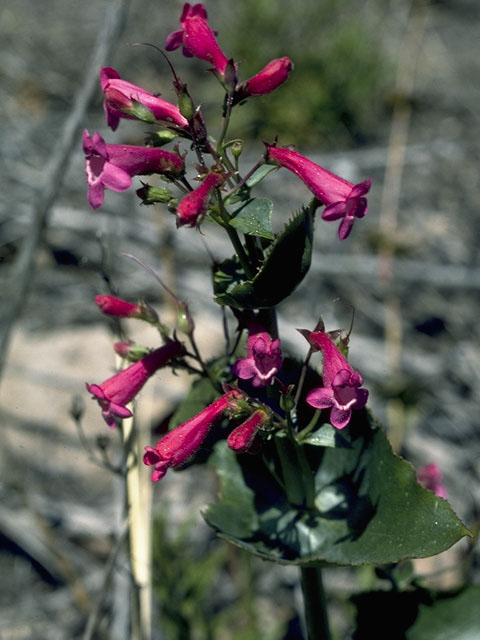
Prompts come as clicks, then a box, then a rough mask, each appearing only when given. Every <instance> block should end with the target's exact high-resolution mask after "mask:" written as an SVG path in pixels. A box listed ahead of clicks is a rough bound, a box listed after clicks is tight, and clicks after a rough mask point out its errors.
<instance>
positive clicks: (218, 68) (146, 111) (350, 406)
mask: <svg viewBox="0 0 480 640" xmlns="http://www.w3.org/2000/svg"><path fill="white" fill-rule="evenodd" d="M180 27H181V28H180V29H178V30H176V31H174V32H173V33H171V34H170V35H169V36H168V37H167V39H166V43H165V48H166V50H167V51H174V50H176V49H179V48H181V49H182V51H183V53H184V55H186V56H189V57H192V56H194V57H196V58H198V59H199V60H202V61H204V62H207V63H208V64H209V65H211V68H210V71H212V73H213V75H214V76H215V78H216V79H217V80H218V81H219V82H220V83H221V85H222V87H223V88H224V90H225V92H226V95H225V101H224V106H223V118H222V126H221V130H220V136H219V138H218V139H217V140H215V139H214V138H213V137H212V136H211V135H209V133H208V131H207V127H206V124H205V121H204V119H203V116H202V111H201V108H200V106H195V103H194V101H193V99H192V97H191V96H190V94H189V93H188V90H187V87H186V85H185V84H184V83H183V82H182V81H181V79H180V78H179V77H178V75H177V73H176V72H175V70H174V68H173V65H171V68H172V71H173V76H174V82H173V88H174V91H175V93H176V97H177V104H174V103H173V102H169V101H167V100H165V99H164V98H162V97H160V96H159V95H157V94H156V93H153V92H151V91H149V90H147V89H144V88H142V87H140V86H137V85H135V84H133V83H131V82H129V81H127V80H124V79H123V78H122V77H121V76H120V74H119V73H118V72H117V71H116V70H115V69H113V68H111V67H104V68H102V69H101V70H100V86H101V90H102V92H103V97H104V110H105V116H106V122H107V125H108V126H109V127H110V128H111V129H112V130H116V129H117V128H118V126H119V123H120V121H121V119H130V120H138V121H141V122H143V123H146V124H148V125H149V126H151V127H154V128H155V130H153V131H150V132H149V133H148V136H147V138H146V144H145V146H134V145H121V144H107V143H106V142H105V141H104V140H103V138H102V136H101V135H100V134H99V133H98V132H95V133H93V135H90V134H89V133H88V131H87V130H85V131H84V134H83V150H84V153H85V172H86V177H87V184H88V202H89V203H90V206H91V207H92V208H93V209H97V208H99V207H100V206H101V205H102V203H103V200H104V192H105V189H111V190H113V191H124V190H126V189H129V188H130V186H131V185H132V179H133V178H134V177H135V176H146V175H153V176H155V175H157V176H160V179H161V180H162V185H161V186H158V185H151V184H148V183H145V182H142V186H141V188H139V189H137V191H136V193H137V195H138V196H139V198H140V199H141V201H142V203H143V204H146V205H149V204H154V203H158V204H163V205H164V206H165V205H166V208H167V209H168V211H169V212H171V213H174V214H175V218H176V223H177V226H178V227H198V226H199V225H200V224H202V223H203V221H204V220H208V221H213V222H215V223H218V224H219V225H220V227H221V228H222V229H224V230H225V231H226V232H227V234H228V236H229V238H230V240H231V241H232V245H233V247H234V250H235V253H236V255H235V257H234V259H233V260H231V261H229V262H228V261H226V262H228V264H227V266H225V268H223V265H218V264H217V263H215V265H214V281H215V282H216V283H217V284H218V283H219V284H218V286H219V290H220V292H221V293H223V292H225V293H226V295H227V298H226V299H227V304H229V306H231V308H232V310H233V311H234V313H235V316H236V318H237V319H238V323H239V331H240V332H241V331H243V330H244V329H245V328H246V329H248V336H247V340H246V349H245V350H244V351H243V352H241V351H239V346H238V344H241V343H240V341H239V343H238V344H237V346H236V347H235V348H234V349H233V354H235V355H233V354H232V353H231V354H230V356H229V357H230V360H229V362H228V364H227V365H225V366H224V368H223V371H222V372H221V374H219V377H218V380H217V378H216V376H217V372H215V373H213V372H212V370H210V369H209V364H208V363H207V362H205V361H204V360H203V359H202V357H201V354H200V353H199V351H198V349H197V346H196V343H195V341H194V338H193V333H194V329H195V325H194V322H193V319H192V318H191V316H190V314H189V313H188V311H187V306H186V303H183V302H182V303H181V302H180V301H179V300H178V299H177V298H176V296H175V295H174V294H173V293H172V292H171V291H169V290H168V289H167V288H166V289H167V291H168V293H169V294H171V295H172V296H173V297H174V298H175V304H176V305H177V307H178V312H179V319H178V321H177V325H176V328H175V330H173V331H171V330H170V328H169V327H166V326H165V325H162V324H161V323H160V321H159V318H158V315H157V314H156V312H155V311H154V310H153V309H152V308H151V307H150V306H149V305H147V304H146V303H144V302H140V303H134V302H129V301H126V300H122V299H121V298H117V297H115V296H112V295H100V296H97V297H96V298H95V302H96V304H97V305H98V307H99V308H100V310H101V311H102V313H104V314H105V315H108V316H113V317H115V318H117V319H122V318H129V319H136V320H141V321H144V322H148V323H150V324H151V325H153V326H154V327H156V328H157V329H158V331H159V333H160V335H161V336H162V338H163V341H164V342H165V344H164V345H163V346H161V347H159V348H157V349H154V350H153V351H150V350H148V349H147V348H146V347H143V346H141V345H137V344H135V343H133V342H131V341H130V340H125V339H124V337H123V336H122V340H121V341H119V342H117V343H115V345H114V349H115V352H116V353H117V354H118V355H120V356H121V357H122V358H124V359H125V360H126V361H128V362H130V363H131V364H129V366H127V367H126V368H125V369H123V370H121V371H119V372H118V373H116V374H115V375H114V376H112V377H110V378H108V379H107V380H105V381H104V382H103V383H101V384H87V389H88V391H89V392H90V393H91V394H92V396H93V398H94V399H95V400H97V402H98V403H99V405H100V407H101V411H102V415H103V418H104V419H105V421H106V422H107V424H108V426H109V427H114V426H115V425H117V424H119V421H120V420H121V419H122V418H126V417H130V416H131V415H132V412H131V408H130V407H129V406H128V405H130V403H131V402H132V401H133V400H134V398H135V397H136V396H137V395H138V393H139V392H140V390H141V389H142V388H143V386H144V385H145V384H146V382H147V381H148V379H149V378H150V377H151V376H152V375H154V373H155V372H156V371H158V370H159V369H160V368H161V367H164V366H166V365H170V366H172V367H175V368H183V369H185V370H186V371H189V372H196V373H200V374H201V375H204V376H206V377H208V378H209V379H210V381H211V382H212V385H213V386H214V388H215V391H216V392H217V393H218V397H217V399H216V400H215V401H214V402H213V403H211V404H209V405H208V406H207V407H206V408H204V409H202V410H201V411H200V412H199V413H197V415H195V416H193V417H192V418H190V419H189V420H187V421H186V422H184V423H183V424H181V425H180V426H178V427H176V428H175V429H173V430H172V431H170V432H169V433H167V435H165V436H164V437H163V438H161V439H160V440H159V442H158V443H157V444H156V445H155V446H154V447H150V446H147V447H146V448H145V450H146V452H145V455H144V462H145V464H146V465H148V466H152V467H153V474H152V478H153V480H155V481H157V480H160V479H161V478H162V477H163V476H164V475H165V473H166V471H167V470H168V469H169V468H170V467H178V466H180V465H182V464H183V463H184V462H186V461H187V460H188V459H189V458H190V457H191V456H192V455H193V454H194V453H195V452H196V451H197V450H198V449H199V447H201V446H202V444H203V443H204V442H205V438H206V436H207V434H208V433H209V432H210V430H211V429H212V428H213V427H214V425H215V424H217V423H218V422H219V421H220V420H221V418H222V417H224V416H228V417H229V423H230V424H231V429H230V431H231V432H230V434H229V435H228V438H227V444H228V446H229V447H230V449H231V450H233V451H235V452H236V453H239V454H240V453H246V452H249V453H253V452H255V451H256V450H257V449H258V448H259V447H260V446H261V445H262V442H263V440H264V439H268V438H269V437H270V433H271V432H272V431H273V432H275V431H276V430H283V432H284V435H285V433H287V426H288V425H290V426H291V424H293V423H292V416H291V415H290V414H289V412H291V411H294V413H295V415H297V408H298V407H297V406H295V405H296V404H298V402H302V403H306V404H308V405H310V406H311V407H314V408H316V409H324V410H328V411H329V413H328V414H325V413H323V412H322V413H321V414H320V415H319V416H318V422H319V423H320V424H321V421H322V420H323V421H326V420H327V419H329V420H330V422H331V424H332V425H333V426H334V427H335V428H336V429H344V428H346V427H347V426H348V424H349V422H350V420H351V417H352V412H353V411H355V410H357V411H358V410H361V409H363V408H364V406H365V404H366V402H367V398H368V391H367V390H366V389H364V388H363V387H362V384H363V379H362V376H361V375H360V373H358V372H357V371H355V370H353V369H352V367H351V366H350V364H349V363H348V361H347V359H346V357H345V356H344V355H342V353H341V351H340V350H339V348H338V347H337V346H336V344H335V342H334V341H333V340H332V338H331V337H330V335H329V334H327V333H325V332H323V331H313V332H309V331H304V332H303V333H304V335H305V337H306V338H307V340H308V342H309V345H310V349H311V350H313V351H321V353H322V356H323V369H322V380H323V382H322V386H318V387H313V388H306V389H302V386H303V384H304V379H303V377H302V376H303V375H304V374H302V375H300V374H299V378H298V380H297V381H296V383H294V384H292V383H291V380H290V379H289V375H290V374H289V373H288V372H287V369H288V367H286V366H285V365H286V363H288V365H289V367H290V371H291V367H292V364H291V360H290V359H289V358H288V357H284V355H283V354H282V350H281V347H280V339H279V337H278V333H277V328H276V322H275V320H274V311H273V303H272V304H269V295H270V291H273V290H275V289H277V288H280V289H281V288H282V287H283V286H285V287H286V288H287V293H286V294H285V297H286V295H288V294H289V293H290V292H291V290H292V287H294V286H296V285H297V284H298V283H299V282H300V281H301V279H302V278H303V276H304V274H305V266H306V265H308V263H309V260H310V257H309V255H308V253H309V251H310V252H311V241H312V238H311V237H310V236H309V235H308V234H309V231H308V226H309V222H308V220H309V219H310V227H311V219H312V216H313V213H314V212H315V209H316V208H318V207H325V208H324V210H323V213H322V218H323V219H324V220H326V221H327V222H330V221H333V220H338V221H340V226H339V229H338V235H339V238H340V240H345V239H346V238H347V237H348V236H349V235H350V233H351V230H352V226H353V224H354V221H355V220H356V219H357V218H359V219H360V218H362V217H364V216H365V214H366V212H367V201H366V198H365V196H366V194H367V192H368V190H369V189H370V180H365V181H363V182H361V183H359V184H356V185H355V184H352V183H350V182H348V181H347V180H345V179H343V178H341V177H339V176H336V175H335V174H333V173H331V172H330V171H328V170H327V169H324V168H323V167H321V166H319V165H317V164H316V163H314V162H313V161H312V160H309V159H308V158H306V157H304V156H302V155H300V154H299V153H297V152H296V151H293V150H292V149H290V148H288V147H280V146H277V142H276V141H275V143H274V144H266V150H264V149H263V147H262V149H261V151H260V159H259V161H258V162H257V164H256V165H255V166H254V167H253V168H252V169H251V170H250V171H248V172H247V173H246V174H244V175H241V172H240V168H239V163H238V157H239V155H240V154H241V152H242V149H243V141H241V140H237V139H235V140H229V139H228V136H227V131H228V125H229V121H230V118H231V117H232V113H233V110H234V109H235V108H236V106H237V105H238V104H239V103H243V102H245V101H248V100H249V99H253V98H255V97H258V96H264V95H267V94H269V93H271V92H272V91H275V90H277V89H278V88H279V87H281V86H282V85H283V84H284V83H285V82H286V81H287V79H288V77H289V74H290V73H291V71H292V69H293V64H292V61H291V60H290V59H289V58H288V57H286V56H284V57H281V58H276V59H274V60H271V61H269V62H267V64H266V65H265V66H264V67H263V68H262V69H261V70H260V71H258V73H256V74H255V75H253V76H252V77H250V78H247V79H243V80H242V79H239V77H238V76H239V70H240V69H241V66H240V65H238V64H237V63H236V62H235V61H234V60H233V58H231V57H229V56H228V55H226V54H225V53H224V52H223V50H222V48H221V46H220V44H219V42H218V40H217V33H216V32H215V31H214V30H213V29H212V28H211V27H210V25H209V22H208V16H207V12H206V10H205V7H204V6H203V4H194V5H191V4H189V3H186V4H185V5H184V7H183V11H182V13H181V16H180ZM182 142H183V143H184V144H185V145H186V147H187V149H188V150H191V151H193V152H194V153H195V157H194V159H193V160H189V157H188V151H181V149H180V144H182ZM170 143H173V147H172V148H171V149H170V150H167V149H164V148H163V147H164V146H165V145H168V144H170ZM262 165H273V166H274V167H277V168H279V169H280V168H284V169H287V170H288V171H290V172H292V173H293V174H295V175H296V176H297V177H298V178H299V179H300V180H302V181H303V182H304V183H305V185H306V186H307V187H308V189H309V190H310V191H311V192H312V194H313V195H314V198H313V199H312V203H311V205H310V207H309V208H308V212H309V215H310V218H308V217H307V214H304V215H305V218H304V226H303V227H301V226H300V227H298V228H300V229H303V231H302V233H303V232H304V233H305V235H306V236H308V237H306V241H305V242H303V240H305V239H301V238H300V239H299V236H298V233H297V231H295V229H294V226H293V227H292V228H289V227H288V225H287V227H286V229H287V230H286V231H284V232H283V233H282V234H277V235H276V234H275V233H274V232H273V229H271V228H269V222H268V219H267V217H266V216H265V215H264V214H263V213H262V212H261V211H260V212H258V210H257V208H256V205H255V198H253V197H252V193H251V191H252V188H253V187H254V186H255V184H256V183H257V182H258V181H260V180H262V179H263V178H264V177H265V176H267V175H268V173H269V172H270V170H271V168H269V167H263V168H262ZM192 168H194V170H195V172H196V173H195V176H194V177H193V178H191V177H190V176H189V172H190V171H191V169H192ZM165 182H167V183H169V185H168V188H167V187H166V186H165V184H164V183H165ZM175 190H177V193H176V194H175ZM252 203H253V205H252ZM245 207H246V209H245ZM249 207H250V208H249ZM304 211H307V209H304ZM252 212H253V213H252ZM297 220H298V219H297ZM242 234H243V239H242ZM280 249H281V250H282V251H283V255H281V256H279V253H280ZM298 254H300V262H301V264H300V266H299V267H298V269H297V270H298V271H299V274H298V275H292V273H291V271H295V268H296V267H294V266H293V265H294V263H295V262H296V263H298V262H299V260H298V258H295V257H294V258H292V256H298ZM291 258H292V262H291ZM290 264H292V266H291V267H290V266H289V265H290ZM280 272H281V273H280ZM284 280H285V281H286V282H285V283H284V282H283V281H284ZM216 293H217V292H216ZM277 299H278V297H275V300H277ZM230 303H231V304H230ZM275 304H276V302H275ZM268 309H270V310H271V311H272V313H271V315H270V316H269V315H268V313H265V310H268ZM177 331H178V332H179V333H180V334H183V335H184V336H186V339H188V340H189V341H190V343H191V347H192V348H191V349H189V348H188V347H186V346H185V345H184V344H182V343H181V342H180V341H179V339H178V338H177ZM225 385H226V386H225ZM296 385H297V386H298V389H297V390H295V386H296ZM226 389H228V390H226ZM289 407H290V408H289ZM305 408H306V407H305ZM308 413H309V414H311V413H312V412H311V410H309V411H308ZM287 414H288V415H287ZM291 435H292V434H291V433H290V434H289V437H291Z"/></svg>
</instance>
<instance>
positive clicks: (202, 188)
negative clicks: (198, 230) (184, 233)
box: [177, 173, 225, 227]
mask: <svg viewBox="0 0 480 640" xmlns="http://www.w3.org/2000/svg"><path fill="white" fill-rule="evenodd" d="M224 179H225V178H224V177H223V176H221V175H220V174H219V173H208V174H207V175H206V177H205V178H204V180H203V182H202V183H201V184H200V185H199V186H198V187H197V188H196V189H194V190H193V191H192V192H191V193H189V194H187V195H186V196H185V197H184V198H182V199H181V200H180V202H179V203H178V206H177V225H178V226H179V227H195V226H196V225H197V224H199V223H200V222H201V221H202V218H203V216H204V215H205V213H206V211H207V205H208V200H209V198H210V193H211V191H212V190H213V189H215V187H219V186H220V185H221V184H222V182H223V181H224Z"/></svg>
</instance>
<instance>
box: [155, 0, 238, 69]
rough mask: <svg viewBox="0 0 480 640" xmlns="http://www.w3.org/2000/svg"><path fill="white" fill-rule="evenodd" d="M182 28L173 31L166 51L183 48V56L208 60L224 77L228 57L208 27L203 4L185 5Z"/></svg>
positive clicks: (181, 20) (181, 19) (168, 38)
mask: <svg viewBox="0 0 480 640" xmlns="http://www.w3.org/2000/svg"><path fill="white" fill-rule="evenodd" d="M180 24H181V25H182V28H181V29H179V30H178V31H173V32H172V33H171V34H170V35H169V36H168V37H167V40H166V42H165V49H166V50H167V51H173V50H174V49H178V47H180V46H183V54H184V55H186V56H195V57H196V58H200V60H206V61H207V62H210V63H211V64H213V66H214V67H215V70H216V71H217V72H218V73H219V74H220V75H221V76H222V77H223V75H224V73H225V67H226V66H227V62H228V60H227V57H226V56H225V54H224V53H223V51H222V50H221V49H220V47H219V46H218V42H217V40H216V38H215V35H214V33H213V31H212V30H211V29H210V27H209V26H208V22H207V11H206V9H205V7H204V6H203V4H194V5H193V6H191V5H190V4H189V3H188V2H186V3H185V4H184V5H183V11H182V15H181V17H180Z"/></svg>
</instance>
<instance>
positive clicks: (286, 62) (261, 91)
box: [240, 58, 292, 97]
mask: <svg viewBox="0 0 480 640" xmlns="http://www.w3.org/2000/svg"><path fill="white" fill-rule="evenodd" d="M291 68H292V61H291V60H290V58H277V59H275V60H271V61H270V62H269V63H268V64H267V65H266V67H264V68H263V69H262V70H261V71H259V72H258V73H257V74H256V75H255V76H253V77H252V78H250V79H249V80H246V81H245V82H244V83H242V85H241V89H240V90H241V93H242V97H247V96H263V95H265V94H266V93H271V92H272V91H274V90H275V89H276V88H277V87H279V86H280V85H281V84H283V83H284V82H285V81H286V80H287V78H288V74H289V72H290V70H291Z"/></svg>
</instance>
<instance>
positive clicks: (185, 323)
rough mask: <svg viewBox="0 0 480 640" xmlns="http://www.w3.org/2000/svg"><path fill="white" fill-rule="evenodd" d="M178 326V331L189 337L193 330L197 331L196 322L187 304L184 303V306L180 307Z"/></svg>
mask: <svg viewBox="0 0 480 640" xmlns="http://www.w3.org/2000/svg"><path fill="white" fill-rule="evenodd" d="M177 326H178V329H179V330H180V331H182V332H183V333H185V334H186V335H187V336H189V335H191V334H192V333H193V330H194V329H195V322H194V321H193V318H192V316H191V315H190V311H189V310H188V304H187V303H186V302H182V304H181V305H180V306H179V309H178V315H177Z"/></svg>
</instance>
